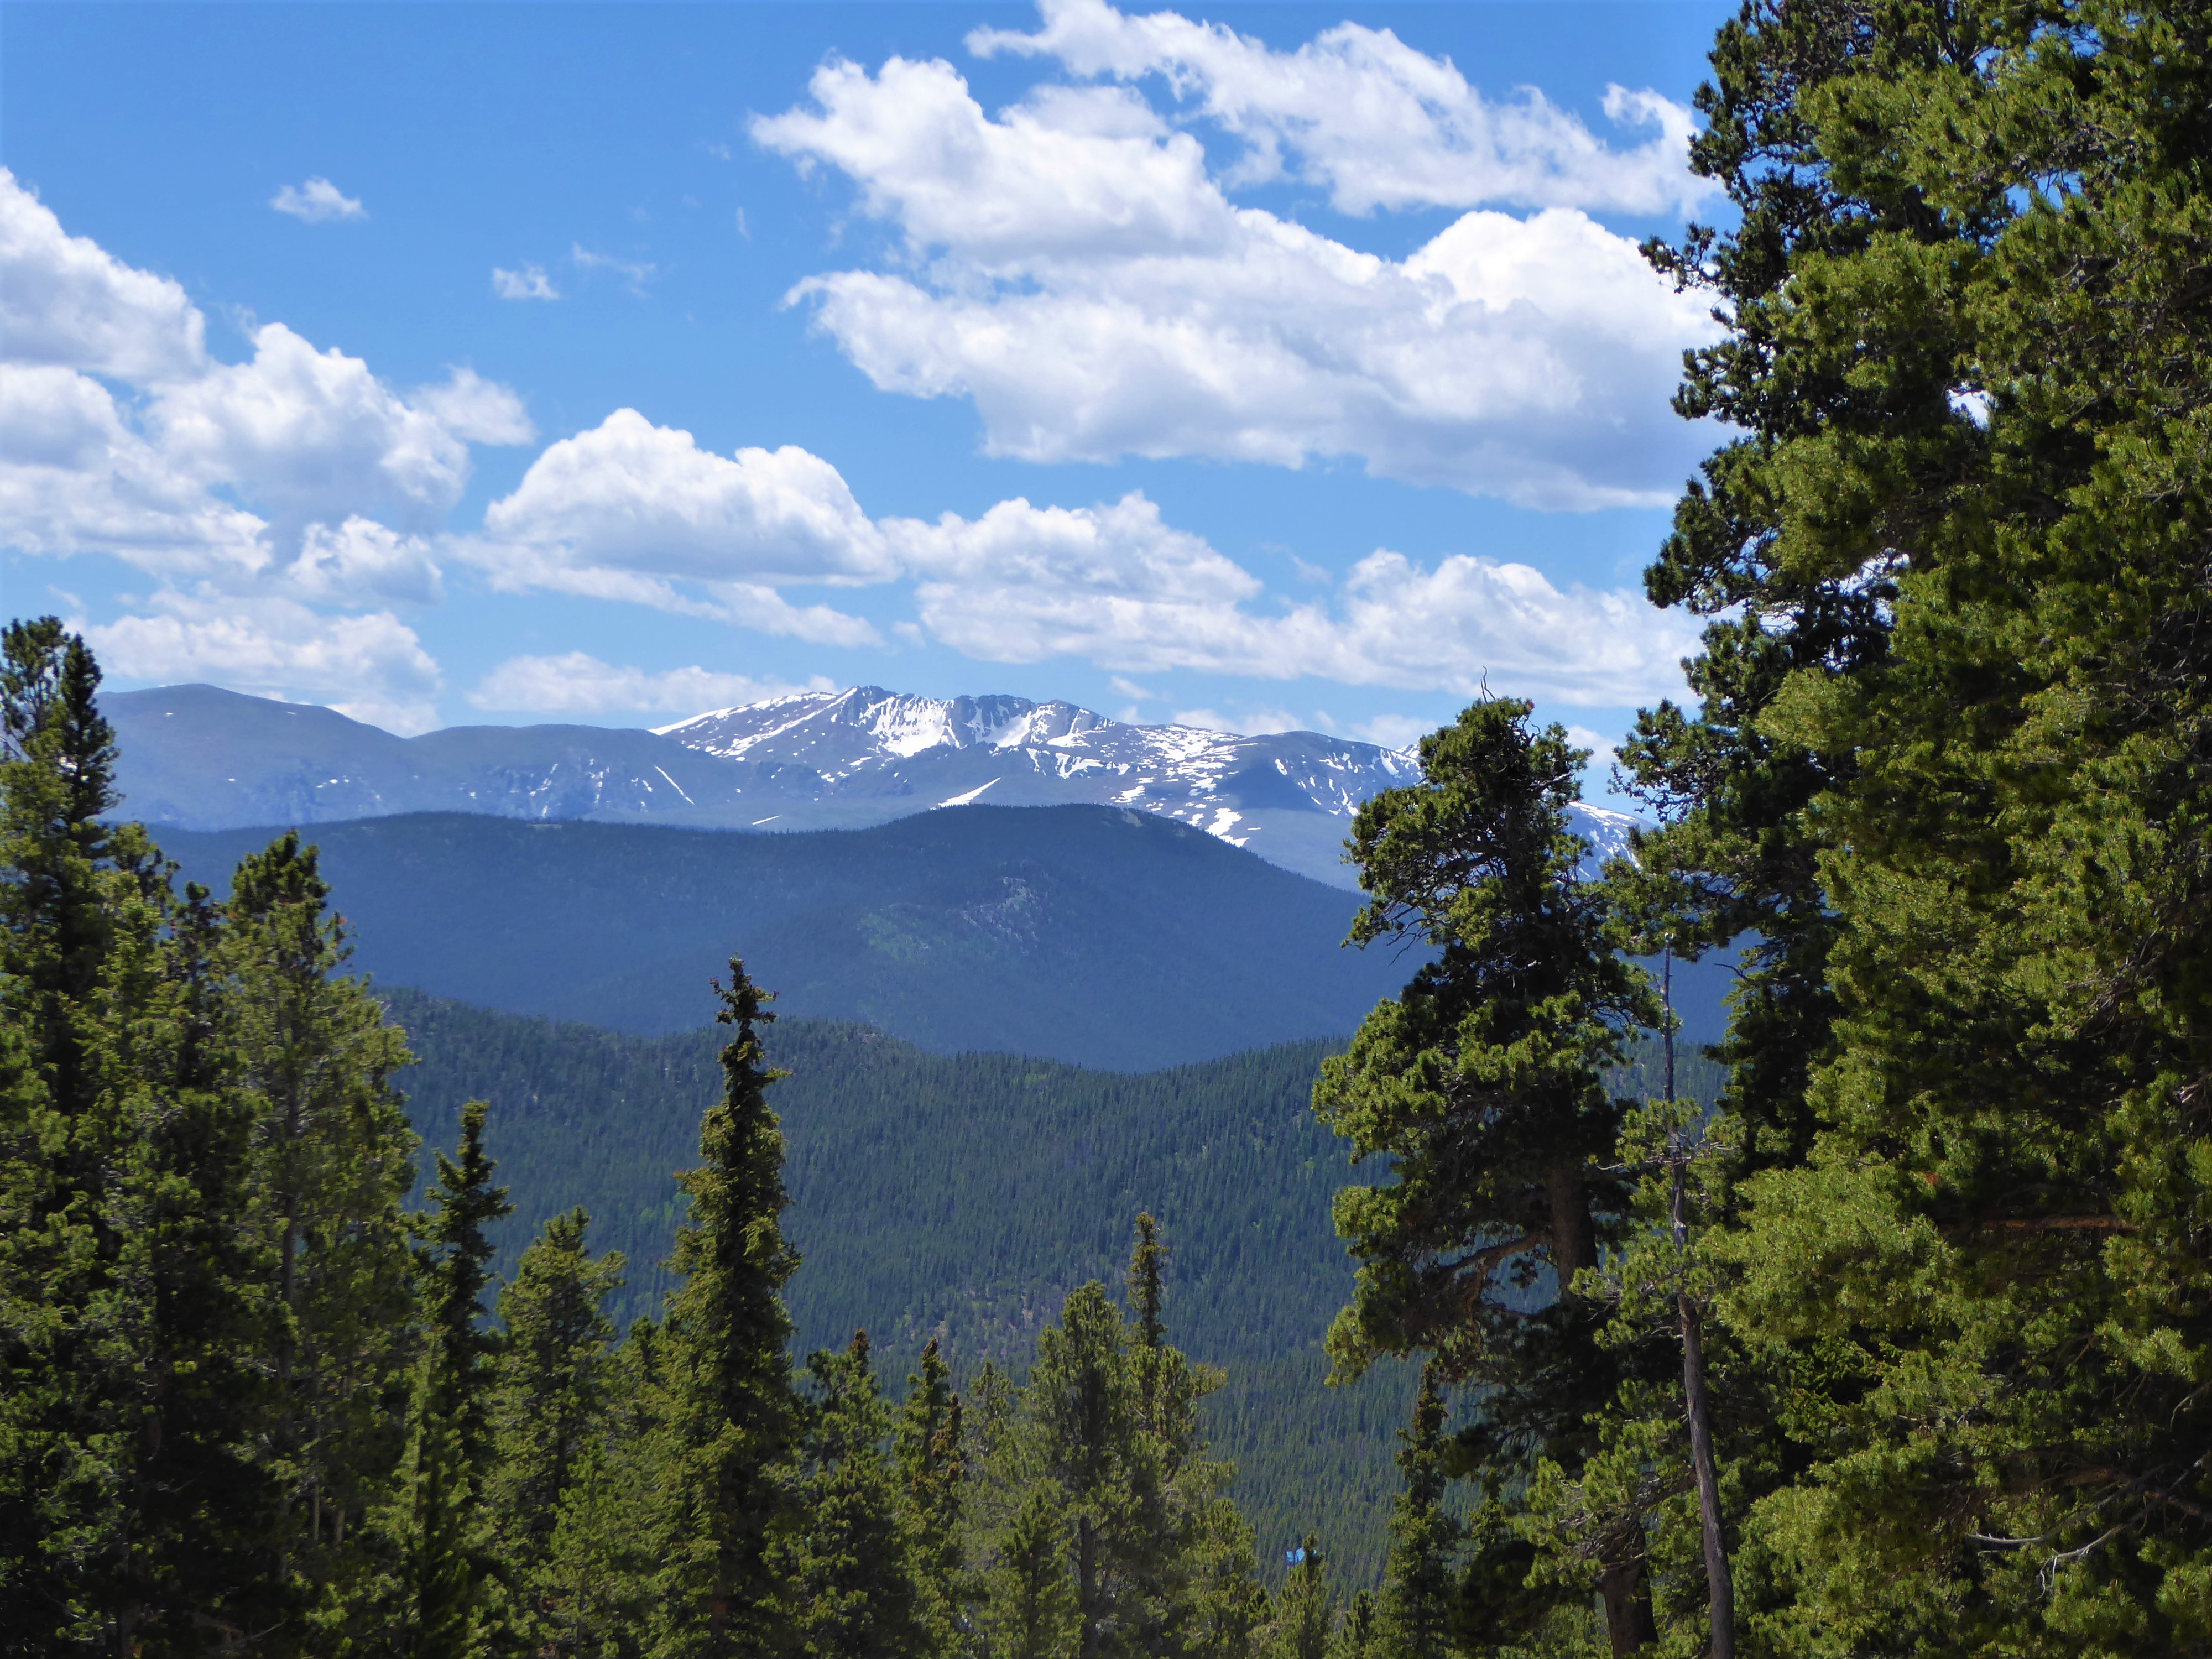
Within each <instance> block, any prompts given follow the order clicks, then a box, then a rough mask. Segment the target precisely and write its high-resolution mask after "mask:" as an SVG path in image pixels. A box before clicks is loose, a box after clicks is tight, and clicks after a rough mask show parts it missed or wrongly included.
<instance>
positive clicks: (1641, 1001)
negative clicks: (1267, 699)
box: [1314, 700, 1660, 1654]
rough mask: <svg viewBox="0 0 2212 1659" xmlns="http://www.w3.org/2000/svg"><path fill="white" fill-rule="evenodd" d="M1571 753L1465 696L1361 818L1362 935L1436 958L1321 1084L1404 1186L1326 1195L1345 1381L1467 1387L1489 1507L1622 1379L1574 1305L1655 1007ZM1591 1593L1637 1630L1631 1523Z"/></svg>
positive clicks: (1585, 1305) (1357, 853)
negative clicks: (1618, 917) (1628, 1087)
mask: <svg viewBox="0 0 2212 1659" xmlns="http://www.w3.org/2000/svg"><path fill="white" fill-rule="evenodd" d="M1582 760H1583V756H1582V754H1581V753H1580V752H1579V751H1577V750H1572V749H1571V748H1569V747H1568V745H1567V743H1566V739H1565V733H1564V732H1562V731H1561V730H1560V729H1559V727H1557V726H1553V727H1551V728H1549V729H1548V730H1546V731H1541V732H1539V731H1536V730H1534V729H1533V728H1532V726H1531V725H1530V723H1529V705H1528V704H1527V703H1525V702H1513V701H1510V700H1492V701H1485V702H1478V703H1475V704H1474V705H1473V706H1471V707H1470V708H1468V709H1466V710H1465V711H1464V712H1463V713H1462V714H1461V715H1460V718H1459V720H1458V722H1457V723H1456V724H1455V725H1454V726H1449V727H1446V728H1445V729H1444V730H1443V731H1441V732H1437V733H1435V734H1433V735H1432V736H1431V737H1428V738H1424V739H1423V740H1422V744H1421V763H1422V771H1423V781H1422V782H1421V783H1420V784H1419V785H1418V786H1416V787H1410V788H1403V789H1395V790H1389V791H1386V792H1385V793H1383V794H1381V795H1378V796H1377V797H1376V798H1375V799H1373V800H1371V801H1370V802H1368V803H1367V804H1366V805H1364V806H1363V807H1362V808H1361V809H1360V811H1359V814H1358V817H1357V819H1356V820H1355V821H1354V826H1353V835H1352V854H1353V857H1354V859H1355V860H1356V861H1357V862H1358V865H1359V867H1360V884H1361V885H1362V887H1363V888H1364V890H1366V892H1367V893H1368V895H1369V902H1368V904H1367V906H1366V908H1365V909H1364V910H1363V911H1362V913H1361V915H1360V916H1359V918H1358V921H1357V922H1356V924H1355V925H1354V927H1353V931H1352V939H1354V940H1355V941H1356V942H1358V943H1360V944H1367V943H1371V942H1373V941H1376V940H1378V939H1417V940H1419V942H1421V943H1422V944H1424V945H1427V946H1429V947H1430V948H1431V949H1432V950H1434V951H1437V957H1436V959H1435V960H1434V961H1432V962H1431V963H1429V964H1428V965H1427V966H1425V967H1424V968H1423V969H1420V971H1419V973H1418V974H1417V975H1415V976H1414V978H1413V981H1412V983H1410V984H1409V985H1408V986H1407V987H1406V989H1405V991H1404V992H1403V993H1402V994H1401V995H1400V996H1399V997H1398V999H1397V1000H1395V1001H1392V1002H1386V1003H1383V1004H1382V1005H1381V1006H1378V1007H1377V1008H1376V1010H1375V1012H1373V1013H1372V1014H1370V1016H1369V1017H1368V1018H1367V1020H1366V1022H1365V1023H1364V1024H1363V1025H1362V1026H1361V1028H1360V1030H1359V1033H1358V1036H1356V1037H1355V1038H1354V1039H1353V1042H1352V1049H1351V1052H1350V1053H1349V1054H1345V1055H1343V1056H1340V1057H1338V1058H1335V1059H1332V1060H1329V1061H1328V1062H1327V1064H1326V1065H1325V1066H1324V1068H1323V1072H1322V1080H1321V1082H1320V1083H1319V1084H1318V1085H1316V1088H1315V1092H1314V1103H1315V1109H1316V1112H1317V1113H1318V1114H1319V1115H1321V1117H1322V1121H1324V1122H1326V1123H1328V1125H1329V1126H1330V1127H1332V1128H1334V1130H1335V1131H1336V1132H1337V1133H1339V1134H1340V1135H1342V1136H1344V1137H1345V1138H1346V1139H1348V1140H1349V1141H1350V1142H1351V1143H1352V1151H1353V1156H1354V1157H1355V1158H1372V1157H1376V1156H1389V1157H1391V1158H1394V1159H1395V1171H1396V1177H1397V1178H1396V1179H1395V1181H1393V1182H1387V1183H1384V1184H1381V1185H1376V1186H1354V1187H1350V1188H1345V1189H1344V1190H1343V1191H1341V1192H1340V1193H1339V1194H1338V1195H1337V1200H1336V1221H1337V1230H1338V1231H1339V1232H1340V1234H1341V1235H1342V1236H1343V1237H1345V1238H1346V1241H1347V1242H1348V1243H1349V1245H1350V1247H1351V1249H1352V1253H1353V1255H1356V1256H1358V1258H1359V1260H1360V1261H1361V1264H1362V1265H1361V1267H1360V1269H1359V1273H1358V1282H1357V1290H1356V1293H1355V1297H1354V1300H1353V1303H1352V1306H1351V1307H1349V1308H1347V1309H1346V1310H1344V1312H1343V1313H1341V1314H1340V1315H1339V1316H1338V1318H1337V1320H1336V1322H1335V1323H1334V1326H1333V1327H1332V1328H1331V1329H1330V1332H1329V1336H1328V1349H1329V1353H1330V1356H1331V1358H1332V1359H1333V1360H1334V1362H1335V1364H1336V1366H1337V1369H1338V1370H1340V1372H1343V1373H1346V1374H1350V1375H1355V1376H1356V1375H1358V1373H1359V1372H1360V1371H1361V1370H1364V1368H1365V1367H1366V1365H1367V1364H1369V1363H1370V1360H1371V1358H1372V1357H1373V1356H1374V1355H1376V1354H1377V1353H1406V1352H1412V1351H1413V1350H1415V1349H1425V1350H1426V1351H1428V1352H1430V1353H1431V1354H1433V1355H1434V1356H1435V1359H1436V1362H1437V1364H1438V1366H1439V1368H1440V1370H1441V1373H1442V1375H1443V1376H1444V1377H1446V1378H1448V1379H1449V1380H1451V1381H1454V1382H1458V1383H1472V1384H1474V1385H1476V1386H1479V1387H1480V1388H1482V1389H1484V1390H1485V1391H1486V1398H1485V1400H1484V1403H1483V1407H1482V1412H1481V1416H1480V1420H1479V1422H1478V1423H1477V1424H1476V1425H1474V1427H1472V1428H1470V1429H1469V1430H1468V1431H1467V1432H1466V1434H1464V1435H1463V1436H1462V1443H1463V1444H1464V1447H1465V1452H1466V1456H1467V1459H1468V1463H1469V1464H1470V1465H1471V1467H1472V1469H1473V1471H1474V1473H1475V1474H1477V1475H1478V1477H1479V1478H1480V1479H1481V1480H1482V1481H1483V1482H1484V1484H1485V1486H1486V1489H1487V1490H1489V1491H1490V1492H1492V1495H1495V1494H1496V1493H1497V1492H1499V1491H1501V1490H1506V1489H1510V1488H1513V1487H1516V1486H1520V1485H1521V1484H1522V1482H1523V1481H1524V1480H1526V1479H1527V1478H1528V1477H1529V1476H1530V1475H1532V1474H1534V1471H1535V1469H1536V1468H1537V1466H1538V1465H1539V1463H1540V1462H1543V1461H1546V1460H1549V1461H1551V1462H1555V1463H1557V1464H1559V1465H1560V1466H1561V1467H1563V1468H1568V1469H1570V1471H1571V1470H1572V1469H1573V1468H1578V1467H1579V1464H1580V1462H1581V1460H1582V1459H1583V1457H1585V1456H1586V1455H1588V1454H1589V1450H1590V1449H1591V1445H1592V1442H1591V1439H1590V1437H1589V1434H1588V1432H1587V1431H1586V1429H1585V1424H1586V1421H1587V1419H1589V1416H1590V1414H1591V1413H1593V1412H1594V1411H1595V1410H1596V1409H1597V1408H1598V1407H1600V1406H1601V1404H1602V1403H1603V1402H1604V1401H1606V1400H1607V1399H1608V1398H1609V1397H1610V1396H1611V1395H1612V1394H1613V1389H1614V1388H1615V1386H1616V1383H1617V1371H1618V1366H1617V1365H1616V1364H1614V1363H1613V1360H1612V1358H1611V1357H1610V1356H1609V1355H1608V1354H1607V1352H1605V1351H1604V1350H1602V1349H1601V1347H1600V1346H1599V1344H1598V1341H1597V1337H1598V1333H1599V1330H1600V1328H1601V1324H1602V1318H1601V1310H1600V1309H1599V1308H1598V1307H1596V1306H1595V1304H1591V1303H1589V1301H1587V1300H1586V1299H1585V1298H1584V1297H1581V1296H1580V1295H1578V1294H1577V1292H1576V1291H1575V1290H1574V1279H1575V1275H1576V1274H1577V1273H1580V1272H1581V1271H1583V1269H1585V1268H1589V1267H1595V1266H1596V1265H1597V1262H1598V1259H1599V1256H1598V1252H1599V1249H1600V1247H1601V1245H1603V1244H1606V1243H1609V1242H1610V1241H1611V1240H1612V1238H1613V1237H1615V1236H1616V1235H1617V1234H1618V1232H1619V1231H1620V1227H1621V1225H1622V1222H1621V1212H1622V1210H1623V1207H1624V1206H1623V1199H1624V1197H1625V1194H1624V1193H1623V1191H1622V1189H1621V1183H1620V1180H1619V1178H1618V1177H1617V1176H1612V1175H1609V1174H1607V1173H1606V1172H1605V1171H1604V1169H1603V1165H1604V1164H1605V1162H1606V1161H1607V1158H1609V1155H1610V1154H1611V1152H1612V1151H1613V1141H1614V1139H1615V1136H1616V1134H1617V1133H1618V1130H1619V1127H1620V1107H1619V1105H1618V1103H1615V1102H1613V1101H1612V1100H1610V1099H1608V1098H1607V1095H1606V1093H1605V1091H1604V1088H1603V1086H1602V1084H1601V1073H1602V1070H1603V1068H1604V1067H1605V1066H1607V1065H1608V1064H1610V1063H1611V1062H1612V1061H1613V1060H1614V1059H1615V1058H1616V1056H1617V1054H1618V1044H1619V1034H1620V1030H1622V1029H1623V1028H1624V1026H1626V1025H1629V1024H1639V1023H1640V1024H1652V1023H1656V1020H1657V1019H1658V1018H1659V1017H1660V1016H1659V1012H1658V1009H1657V1007H1656V1004H1655V1003H1654V1002H1653V1001H1652V1000H1651V999H1650V996H1649V994H1648V993H1647V992H1646V991H1645V990H1644V988H1643V987H1642V986H1641V984H1640V982H1639V978H1638V975H1636V973H1635V970H1634V969H1631V968H1629V967H1627V966H1626V964H1624V963H1621V962H1620V960H1619V959H1618V958H1617V957H1615V955H1614V953H1613V950H1612V948H1611V946H1610V944H1609V942H1608V939H1607V929H1608V927H1609V926H1610V925H1611V918H1610V915H1609V914H1608V910H1607V893H1606V891H1605V890H1603V889H1602V888H1601V887H1598V886H1596V885H1595V884H1584V883H1582V882H1579V881H1578V880H1577V866H1578V865H1579V863H1580V861H1581V860H1582V859H1583V856H1584V854H1585V853H1586V851H1587V848H1586V847H1585V844H1584V843H1583V842H1581V841H1580V840H1579V839H1577V837H1576V836H1573V835H1572V834H1571V833H1570V831H1569V830H1568V829H1567V819H1566V809H1567V806H1568V805H1569V804H1570V803H1571V801H1572V800H1573V799H1575V797H1576V795H1577V793H1578V785H1577V778H1576V775H1577V769H1578V768H1579V766H1580V764H1581V762H1582ZM1598 1550H1599V1564H1600V1572H1599V1578H1598V1588H1599V1589H1600V1592H1601V1595H1602V1596H1603V1598H1604V1601H1605V1607H1606V1616H1607V1626H1608V1631H1609V1633H1610V1637H1611V1639H1612V1641H1613V1646H1614V1650H1615V1651H1616V1652H1618V1653H1622V1654H1626V1653H1631V1652H1633V1651H1634V1650H1635V1649H1636V1647H1637V1646H1638V1644H1640V1643H1641V1642H1642V1641H1644V1639H1646V1638H1647V1637H1648V1636H1649V1634H1650V1610H1649V1597H1648V1591H1647V1589H1646V1587H1645V1586H1644V1583H1643V1575H1642V1561H1643V1553H1644V1552H1643V1540H1642V1537H1641V1535H1640V1523H1639V1522H1637V1521H1636V1520H1635V1518H1634V1517H1631V1518H1630V1521H1629V1524H1628V1525H1626V1526H1625V1527H1624V1528H1620V1529H1619V1530H1617V1531H1616V1532H1615V1533H1613V1534H1612V1535H1610V1536H1607V1537H1606V1538H1604V1539H1602V1540H1600V1541H1598Z"/></svg>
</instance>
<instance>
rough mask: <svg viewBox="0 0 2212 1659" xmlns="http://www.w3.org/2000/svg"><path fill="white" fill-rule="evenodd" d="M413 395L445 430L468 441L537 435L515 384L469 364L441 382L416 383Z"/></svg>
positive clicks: (514, 440)
mask: <svg viewBox="0 0 2212 1659" xmlns="http://www.w3.org/2000/svg"><path fill="white" fill-rule="evenodd" d="M413 396H414V401H415V402H416V404H417V405H419V406H420V407H422V408H423V409H427V410H429V411H430V413H432V414H433V415H435V416H437V417H438V419H439V420H440V421H441V422H443V423H444V425H445V428H446V430H447V431H448V432H450V433H452V434H453V435H454V436H455V437H456V438H459V439H462V440H464V441H466V442H469V443H472V444H495V445H501V446H505V445H509V444H526V443H528V442H529V441H531V440H532V438H535V437H536V436H537V435H538V428H536V427H535V426H534V425H532V423H531V420H530V415H529V412H528V411H527V410H525V409H524V408H523V406H522V399H521V398H519V397H517V396H516V395H515V394H514V391H513V388H512V387H510V386H501V384H500V383H499V382H498V381H496V380H485V379H484V378H483V375H481V374H477V372H476V370H474V369H472V368H456V369H454V370H453V371H452V372H451V373H450V374H447V377H446V380H445V382H444V384H443V385H441V386H418V387H416V390H415V392H414V394H413Z"/></svg>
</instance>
